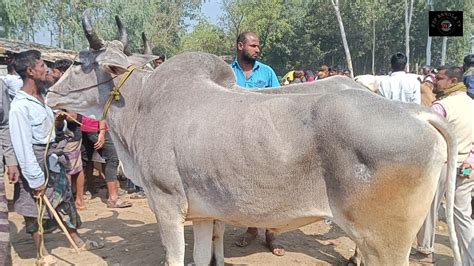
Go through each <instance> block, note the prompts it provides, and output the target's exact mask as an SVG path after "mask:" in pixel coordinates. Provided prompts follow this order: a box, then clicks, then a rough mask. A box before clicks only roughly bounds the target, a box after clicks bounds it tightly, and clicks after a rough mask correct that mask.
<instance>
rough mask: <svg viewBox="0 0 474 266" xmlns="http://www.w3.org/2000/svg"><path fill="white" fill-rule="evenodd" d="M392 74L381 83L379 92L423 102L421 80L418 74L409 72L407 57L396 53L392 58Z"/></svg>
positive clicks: (386, 96) (413, 101) (391, 98)
mask: <svg viewBox="0 0 474 266" xmlns="http://www.w3.org/2000/svg"><path fill="white" fill-rule="evenodd" d="M390 64H391V67H392V74H391V75H390V77H389V78H387V79H383V80H381V81H380V84H379V94H380V95H382V96H383V97H385V98H388V99H390V100H395V101H401V102H406V103H417V104H420V103H421V93H420V81H418V79H417V77H416V75H414V74H407V73H406V72H405V67H406V65H407V57H406V56H405V55H404V54H403V53H396V54H394V55H392V58H391V59H390Z"/></svg>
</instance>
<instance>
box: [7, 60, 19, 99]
mask: <svg viewBox="0 0 474 266" xmlns="http://www.w3.org/2000/svg"><path fill="white" fill-rule="evenodd" d="M7 70H8V74H7V75H6V76H5V77H4V78H3V81H4V82H5V85H6V86H7V91H8V95H9V96H10V101H11V100H13V98H15V95H16V93H17V91H19V90H20V89H21V87H23V80H22V79H21V77H20V76H19V75H18V74H17V73H16V71H15V67H14V66H13V64H9V65H7Z"/></svg>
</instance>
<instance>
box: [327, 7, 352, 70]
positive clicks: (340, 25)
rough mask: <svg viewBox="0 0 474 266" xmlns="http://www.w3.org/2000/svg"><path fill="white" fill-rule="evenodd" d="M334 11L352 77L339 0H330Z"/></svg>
mask: <svg viewBox="0 0 474 266" xmlns="http://www.w3.org/2000/svg"><path fill="white" fill-rule="evenodd" d="M331 3H332V6H333V7H334V11H335V12H336V17H337V22H338V23H339V29H340V31H341V38H342V44H343V45H344V52H345V54H346V61H347V67H348V68H349V71H350V72H351V77H354V69H353V68H352V59H351V52H350V51H349V45H347V38H346V32H345V31H344V24H343V23H342V17H341V12H340V11H339V0H331Z"/></svg>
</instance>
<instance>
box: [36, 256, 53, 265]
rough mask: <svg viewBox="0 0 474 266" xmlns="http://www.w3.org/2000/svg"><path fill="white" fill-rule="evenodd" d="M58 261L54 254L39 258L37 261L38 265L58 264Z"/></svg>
mask: <svg viewBox="0 0 474 266" xmlns="http://www.w3.org/2000/svg"><path fill="white" fill-rule="evenodd" d="M57 263H58V261H57V260H56V259H55V258H54V257H53V255H47V256H44V257H42V258H38V259H37V260H36V262H35V264H36V265H38V266H52V265H56V264H57Z"/></svg>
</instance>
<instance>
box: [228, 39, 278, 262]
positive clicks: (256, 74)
mask: <svg viewBox="0 0 474 266" xmlns="http://www.w3.org/2000/svg"><path fill="white" fill-rule="evenodd" d="M236 45H237V59H236V60H235V61H234V62H233V63H232V65H231V67H232V70H233V71H234V74H235V77H236V79H237V85H239V86H240V87H243V88H248V89H251V90H252V89H263V88H270V87H280V83H279V82H278V78H277V76H276V75H275V72H274V71H273V69H272V68H271V67H269V66H267V65H265V64H262V63H260V62H258V61H257V58H258V57H259V56H260V40H259V39H258V36H257V34H256V33H254V32H242V33H240V34H239V36H238V37H237V44H236ZM257 235H258V229H257V228H255V227H249V228H247V232H245V233H244V234H242V235H240V236H239V237H238V238H237V241H236V242H235V244H236V245H237V246H239V247H245V246H248V245H249V244H250V242H252V241H253V240H255V238H257ZM265 239H266V242H267V245H268V248H269V249H270V251H271V252H272V253H273V254H275V255H277V256H283V255H284V254H285V249H284V248H283V246H281V245H280V244H278V243H277V240H276V239H275V236H274V234H273V233H272V232H271V231H269V230H268V229H267V230H266V231H265Z"/></svg>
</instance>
